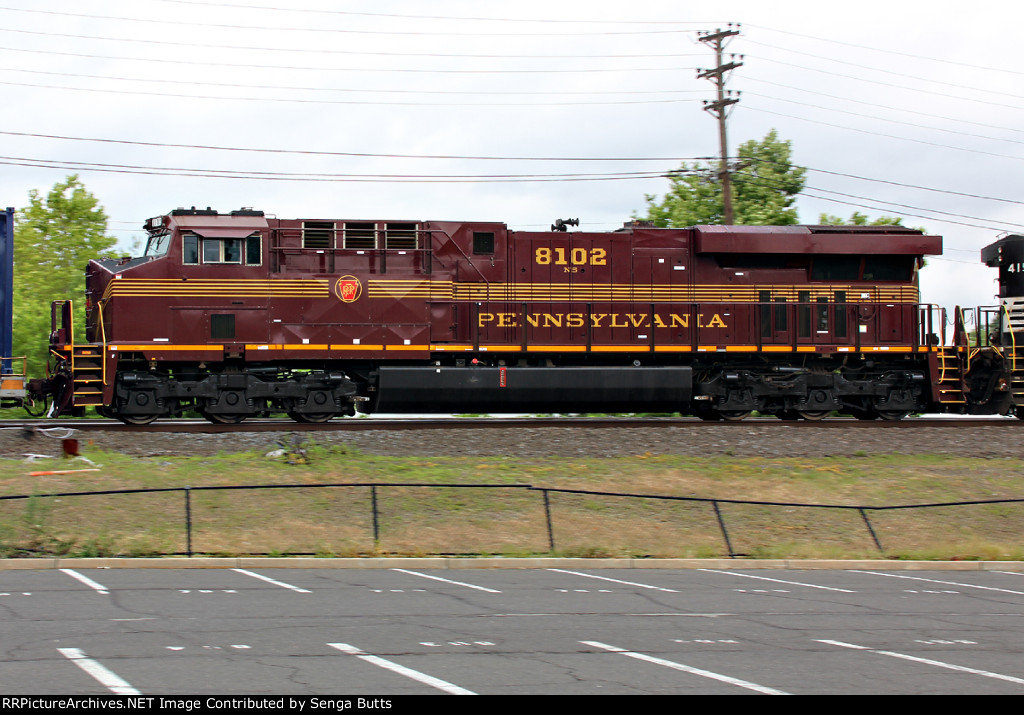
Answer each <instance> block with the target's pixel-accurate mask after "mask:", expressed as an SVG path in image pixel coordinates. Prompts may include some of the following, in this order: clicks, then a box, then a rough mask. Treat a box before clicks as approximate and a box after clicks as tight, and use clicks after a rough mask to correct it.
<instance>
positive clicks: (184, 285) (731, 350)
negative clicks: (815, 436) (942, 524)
mask: <svg viewBox="0 0 1024 715" xmlns="http://www.w3.org/2000/svg"><path fill="white" fill-rule="evenodd" d="M573 223H575V222H572V221H568V222H563V221H559V222H558V223H557V224H556V225H555V226H552V230H551V231H543V232H532V231H529V232H528V231H511V230H509V229H508V228H507V227H506V226H505V225H504V224H501V223H485V222H456V221H392V220H387V221H379V220H359V221H350V220H340V219H316V220H312V219H309V220H302V219H294V220H291V219H276V218H270V217H268V216H266V215H265V214H264V213H263V212H261V211H254V210H251V209H242V210H239V211H233V212H231V213H229V214H220V213H218V212H216V211H212V210H209V209H207V210H201V209H200V210H197V209H194V208H193V209H178V210H175V211H172V212H170V213H169V214H167V215H166V216H161V217H157V218H154V219H150V220H149V221H147V222H146V224H145V228H146V230H147V232H148V234H149V239H148V243H147V246H146V250H145V254H144V255H143V256H140V257H136V258H124V259H121V260H96V261H91V262H90V263H89V266H88V268H87V288H86V301H85V320H84V325H83V324H82V323H81V320H80V318H78V317H77V315H76V313H77V312H78V310H79V306H77V305H74V304H73V303H72V301H70V300H69V301H60V302H58V303H55V304H54V307H53V333H52V335H51V349H52V354H53V355H54V356H56V357H57V358H58V363H57V365H56V368H55V370H54V371H53V372H52V374H51V376H50V377H49V378H48V379H47V380H45V381H37V382H36V383H34V388H33V389H34V390H35V392H36V393H37V396H41V395H42V394H43V393H48V394H49V395H50V396H52V398H53V400H54V403H53V408H52V409H51V414H54V415H57V414H62V413H75V412H78V411H81V409H82V408H84V407H86V406H94V407H96V409H97V410H98V411H99V412H100V413H101V414H104V415H106V416H109V417H116V418H118V419H120V420H122V421H124V422H127V423H130V424H145V423H148V422H150V421H152V420H154V419H156V418H159V417H170V416H176V415H181V414H183V413H185V412H187V411H197V412H199V413H200V414H202V415H203V416H204V417H206V418H207V419H209V420H210V421H213V422H219V423H233V422H239V421H241V420H243V419H245V418H247V417H252V416H261V415H268V414H271V413H286V414H288V415H289V416H291V417H292V418H293V419H295V420H297V421H303V422H320V421H325V420H329V419H331V418H332V417H335V416H339V415H351V414H354V412H355V410H357V409H358V410H360V411H365V412H405V413H408V412H466V411H472V412H559V413H565V412H598V411H600V412H607V411H630V412H633V411H644V412H681V413H683V414H695V415H698V416H701V417H704V418H709V419H730V420H731V419H739V418H742V417H744V416H746V415H748V414H750V413H751V412H752V411H758V412H761V413H767V414H776V415H779V416H780V417H783V418H793V419H797V418H803V419H820V418H822V417H824V416H826V415H828V414H829V413H832V412H834V411H840V412H845V413H849V414H854V415H857V416H858V417H863V418H875V417H881V418H884V419H899V418H900V417H902V416H904V415H906V414H908V413H910V412H917V411H953V412H965V413H989V414H1005V413H1007V412H1010V411H1011V410H1012V409H1013V403H1014V396H1013V389H1012V385H1011V383H1012V381H1013V371H1012V370H1011V368H1010V365H1009V363H1010V360H1008V357H1007V355H1008V351H1007V350H1006V349H1000V348H998V347H986V348H984V349H982V350H978V349H977V348H976V347H975V348H972V347H971V344H970V343H971V340H970V339H969V337H968V336H967V334H966V331H964V330H963V329H962V326H961V322H960V320H959V318H960V314H959V311H958V312H957V316H956V317H957V326H958V327H957V330H956V331H955V335H954V336H953V337H954V338H955V339H954V340H953V344H952V345H946V342H947V341H946V340H945V337H944V335H943V331H944V325H945V321H944V319H943V315H942V311H941V309H939V308H937V307H934V306H927V305H922V304H921V302H920V297H919V294H918V270H919V268H920V267H921V265H922V261H923V259H924V257H925V256H928V255H936V254H939V253H941V250H942V245H941V244H942V239H941V238H940V237H938V236H927V235H922V234H921V233H920V232H919V231H915V230H912V229H907V228H903V227H899V226H888V227H876V226H872V227H846V226H842V227H830V226H696V227H693V228H685V229H659V228H652V227H650V226H647V225H644V224H643V223H640V222H634V223H630V224H627V225H626V226H625V227H624V228H622V229H620V230H618V231H612V232H588V231H568V230H566V229H567V228H568V226H569V225H570V224H573ZM1013 350H1014V351H1015V347H1014V348H1013Z"/></svg>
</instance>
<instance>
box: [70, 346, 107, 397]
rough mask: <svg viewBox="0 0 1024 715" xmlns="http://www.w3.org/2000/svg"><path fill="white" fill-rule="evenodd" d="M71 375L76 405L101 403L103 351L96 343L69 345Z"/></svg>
mask: <svg viewBox="0 0 1024 715" xmlns="http://www.w3.org/2000/svg"><path fill="white" fill-rule="evenodd" d="M70 348H71V377H72V383H73V385H74V391H75V401H74V404H75V406H76V407H83V406H88V405H102V404H103V351H102V349H101V348H100V346H98V345H71V346H70Z"/></svg>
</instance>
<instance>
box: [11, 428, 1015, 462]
mask: <svg viewBox="0 0 1024 715" xmlns="http://www.w3.org/2000/svg"><path fill="white" fill-rule="evenodd" d="M1021 430H1024V423H1022V422H1020V421H1018V420H1006V422H1005V423H1001V424H991V423H988V424H984V425H982V424H978V425H973V424H970V423H969V422H968V423H966V424H965V423H964V422H959V421H958V422H956V423H953V422H950V423H942V422H941V421H939V422H938V423H936V422H929V423H928V424H917V425H912V426H910V425H906V424H905V423H901V424H900V425H899V426H893V425H883V424H882V423H873V424H872V425H870V426H866V425H862V424H856V423H846V424H827V425H826V424H823V425H810V426H797V425H787V424H779V423H773V422H759V421H750V422H744V423H741V424H728V425H723V424H716V423H704V422H696V421H695V422H675V423H673V424H671V425H642V424H641V425H635V424H634V425H629V426H622V427H618V426H611V427H607V426H605V427H591V426H587V425H585V424H579V423H576V424H572V425H567V426H564V427H560V426H559V427H551V426H531V425H530V424H528V423H521V424H517V425H514V426H488V427H479V426H470V425H467V426H451V427H448V426H443V427H433V428H430V429H389V428H388V425H387V422H386V421H385V420H381V425H380V428H379V429H378V428H376V427H374V428H371V429H366V428H364V429H360V430H336V429H324V430H316V431H284V432H266V431H263V432H253V431H247V430H246V429H245V425H239V426H238V427H237V428H234V429H233V431H231V432H220V433H170V432H148V431H138V430H133V429H131V428H122V427H119V426H112V428H111V429H110V430H94V429H89V430H75V429H74V428H71V427H56V428H48V429H39V428H36V429H33V430H31V431H26V430H23V429H20V428H8V429H0V455H2V456H4V457H7V458H17V457H20V456H23V455H28V454H40V455H59V454H61V451H62V446H61V444H62V439H67V438H71V439H75V440H77V441H78V444H79V448H80V449H81V453H82V454H83V456H88V452H89V451H90V450H92V449H98V450H104V451H112V452H118V453H122V454H127V455H132V456H171V455H179V456H208V455H214V454H218V453H231V452H243V451H250V450H252V451H256V452H269V451H271V450H275V449H279V448H281V447H282V446H291V445H300V444H303V443H305V444H307V445H308V444H310V443H314V444H317V445H322V446H328V445H344V446H345V447H347V448H350V449H353V450H355V451H357V452H359V453H362V454H372V455H381V456H395V457H407V456H419V457H428V456H449V457H458V456H515V457H520V458H533V457H550V456H564V457H577V458H578V457H621V456H629V455H643V454H648V453H650V454H679V455H690V456H721V455H728V456H735V457H826V456H853V455H868V454H892V453H903V454H946V455H956V456H961V457H982V458H985V457H1004V458H1005V457H1018V456H1020V455H1021V454H1022V452H1024V448H1022V435H1021Z"/></svg>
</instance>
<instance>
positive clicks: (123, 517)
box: [0, 442, 1024, 560]
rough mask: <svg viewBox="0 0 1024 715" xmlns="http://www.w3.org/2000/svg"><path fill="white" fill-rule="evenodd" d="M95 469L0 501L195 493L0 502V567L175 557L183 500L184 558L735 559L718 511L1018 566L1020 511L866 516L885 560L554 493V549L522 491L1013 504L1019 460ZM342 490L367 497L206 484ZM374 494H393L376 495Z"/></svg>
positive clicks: (113, 456)
mask: <svg viewBox="0 0 1024 715" xmlns="http://www.w3.org/2000/svg"><path fill="white" fill-rule="evenodd" d="M89 458H90V459H91V460H92V461H94V462H96V463H97V464H100V465H102V467H101V469H100V471H96V472H82V473H77V474H64V475H59V474H57V475H46V476H37V477H31V476H29V472H31V471H34V470H37V469H38V470H42V469H53V468H55V466H56V465H53V464H52V463H47V466H46V467H39V466H38V463H35V464H28V463H25V462H20V461H4V462H0V496H11V495H26V494H36V495H42V494H54V493H60V492H77V491H104V490H123V489H166V488H176V489H183V488H184V487H189V488H190V491H189V497H188V502H187V504H186V498H185V492H184V491H170V492H161V493H149V494H111V495H92V496H78V497H69V496H62V497H61V496H54V497H45V496H36V497H33V498H31V499H18V500H0V556H5V557H18V556H37V555H59V556H149V555H160V554H181V553H185V552H186V551H187V550H188V547H189V543H188V540H187V534H186V528H185V524H186V506H187V507H188V510H189V514H190V517H191V526H192V530H191V550H192V552H193V553H195V554H216V555H241V554H306V555H314V556H323V557H328V556H361V555H433V554H497V555H506V556H529V555H539V554H545V555H546V554H550V553H555V554H558V555H565V556H584V557H596V556H637V557H641V556H652V557H691V558H704V557H720V556H727V555H728V554H729V550H728V548H727V546H726V542H725V538H724V535H723V532H722V530H721V528H720V525H719V517H721V519H722V520H723V521H724V523H725V527H726V529H727V532H728V537H729V540H730V542H731V546H732V550H733V552H734V553H737V554H742V555H747V556H752V557H761V558H878V557H884V558H891V559H964V560H971V559H986V560H991V559H1006V560H1017V559H1021V558H1024V519H1022V517H1024V503H1021V504H984V505H976V506H957V507H936V508H929V509H898V510H889V511H869V512H868V516H869V519H870V521H871V524H872V526H873V528H874V530H875V533H876V534H877V536H878V538H879V540H880V541H881V543H882V546H883V547H884V551H883V552H881V553H880V552H879V551H878V549H877V548H876V546H875V544H874V541H873V540H872V538H871V534H870V532H869V531H868V529H867V527H866V525H865V523H864V521H863V519H862V517H861V515H860V513H859V512H858V511H856V510H854V509H835V508H833V509H811V508H805V507H801V506H793V505H788V506H773V505H764V504H739V503H726V502H721V503H720V504H719V513H718V514H716V512H715V510H714V508H713V507H712V505H710V504H709V503H706V502H698V501H684V500H665V499H654V498H633V499H627V498H622V497H616V496H606V495H595V494H571V493H559V492H551V493H549V504H550V509H551V527H552V534H553V537H554V549H553V550H552V549H551V546H550V543H549V535H548V531H547V518H546V513H545V510H544V501H543V495H542V493H541V492H539V491H532V490H526V489H522V488H519V486H520V485H525V484H530V485H533V486H537V487H546V488H550V489H575V490H587V491H596V492H617V493H619V492H621V493H633V494H640V495H648V496H674V497H689V498H703V499H719V500H735V501H756V502H783V503H790V504H821V505H832V506H839V505H843V506H891V505H907V504H932V503H944V502H955V501H975V500H994V499H1014V498H1024V490H1022V489H1021V485H1022V484H1024V464H1022V463H1021V462H1020V461H1019V460H1016V459H968V458H956V457H948V456H929V455H880V456H876V455H867V454H856V455H853V456H850V457H825V458H818V459H812V458H792V459H782V458H763V459H753V458H751V459H736V458H733V457H729V456H715V457H702V458H693V457H684V456H676V455H652V454H641V455H636V456H632V457H622V458H608V459H580V458H573V459H570V460H568V461H567V460H565V459H555V458H548V459H526V458H522V459H520V458H516V457H514V456H511V457H485V458H480V457H430V458H399V457H378V456H369V455H363V454H359V453H358V452H355V451H353V450H351V449H349V448H346V447H344V446H334V447H326V446H320V445H317V444H315V443H312V442H306V443H302V444H299V445H292V446H290V447H289V448H288V449H287V450H286V451H285V453H284V454H282V455H281V456H279V457H277V458H268V457H267V456H265V455H263V454H256V453H242V454H237V453H232V454H219V455H215V456H212V457H166V456H161V457H152V458H138V457H127V456H124V455H120V454H117V453H112V452H99V451H95V450H90V451H89ZM75 466H76V465H74V464H72V463H68V462H64V463H62V464H61V465H59V467H64V468H69V469H71V468H75ZM82 466H85V465H84V464H83V465H82ZM352 483H357V484H360V485H361V486H329V487H325V488H269V489H259V490H240V489H209V487H228V486H243V485H244V486H253V485H262V486H275V485H299V486H306V487H315V486H318V485H341V484H352ZM371 483H373V484H380V483H397V484H401V485H405V486H386V487H385V486H380V487H377V488H376V489H375V490H372V489H371V488H370V487H369V486H366V485H367V484H371ZM409 485H428V486H409ZM450 485H462V486H463V487H468V486H469V485H473V488H454V487H452V486H450ZM374 504H375V505H376V518H375V514H374ZM375 535H376V537H377V538H375Z"/></svg>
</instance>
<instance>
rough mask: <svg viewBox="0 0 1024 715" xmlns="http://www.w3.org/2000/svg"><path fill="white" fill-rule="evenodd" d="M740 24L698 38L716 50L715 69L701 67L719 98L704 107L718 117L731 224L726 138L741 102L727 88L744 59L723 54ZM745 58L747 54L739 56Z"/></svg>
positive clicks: (725, 199) (701, 76) (724, 198)
mask: <svg viewBox="0 0 1024 715" xmlns="http://www.w3.org/2000/svg"><path fill="white" fill-rule="evenodd" d="M739 27H740V26H739V25H736V26H735V28H734V27H733V24H732V23H731V22H730V23H729V27H728V29H727V30H721V29H719V30H715V31H714V32H705V33H698V35H697V39H698V40H700V41H701V42H705V43H707V44H708V46H710V47H711V48H712V49H714V51H715V64H716V65H717V66H716V67H715V68H714V69H709V70H697V78H698V79H710V80H711V81H712V82H714V84H715V87H716V89H717V98H716V99H715V100H714V101H710V100H704V110H705V111H707V112H710V113H711V114H713V115H714V116H716V117H717V118H718V143H719V148H720V150H721V156H722V163H721V167H720V173H719V177H720V179H721V181H722V201H723V203H724V204H725V216H724V220H725V223H726V224H727V225H732V224H733V223H735V220H734V217H733V210H732V183H731V182H730V180H729V144H728V142H727V141H726V134H725V120H726V117H727V116H728V108H729V107H730V106H732V105H733V104H736V103H737V102H739V101H740V98H739V92H736V93H735V94H734V93H733V92H732V90H726V89H725V75H726V73H727V72H731V71H732V70H734V69H736V68H737V67H742V66H743V62H740V61H737V58H736V55H732V57H731V60H730V61H729V62H728V63H723V62H722V53H723V51H724V50H725V45H726V42H727V40H729V39H730V38H732V37H735V36H736V35H738V34H740V30H739ZM739 59H740V60H742V59H743V55H740V56H739Z"/></svg>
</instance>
